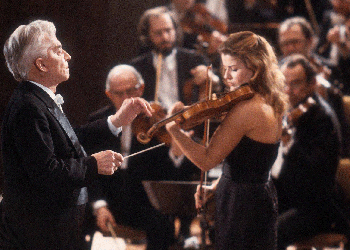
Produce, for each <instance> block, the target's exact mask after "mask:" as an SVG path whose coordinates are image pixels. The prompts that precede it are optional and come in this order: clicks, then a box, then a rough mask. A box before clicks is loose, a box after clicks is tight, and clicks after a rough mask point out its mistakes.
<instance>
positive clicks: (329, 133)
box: [272, 54, 341, 250]
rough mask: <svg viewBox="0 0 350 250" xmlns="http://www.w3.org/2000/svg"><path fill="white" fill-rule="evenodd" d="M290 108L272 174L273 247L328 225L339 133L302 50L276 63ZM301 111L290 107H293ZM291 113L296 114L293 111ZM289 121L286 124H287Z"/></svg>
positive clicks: (333, 211) (332, 216)
mask: <svg viewBox="0 0 350 250" xmlns="http://www.w3.org/2000/svg"><path fill="white" fill-rule="evenodd" d="M281 70H282V72H283V73H284V75H285V77H286V85H287V88H286V92H287V94H288V96H289V101H290V105H291V111H290V112H289V115H288V116H287V117H288V122H287V125H288V126H287V127H288V128H289V132H290V133H286V134H284V136H283V139H282V143H281V147H280V150H279V157H278V160H277V161H276V163H275V164H274V166H273V171H272V176H273V180H274V182H275V185H276V189H277V193H278V204H279V217H278V233H277V235H278V249H280V250H282V249H283V250H284V249H286V248H287V246H288V245H291V244H292V243H295V242H298V241H300V240H303V239H307V238H309V237H311V236H314V235H316V234H318V233H320V232H327V231H329V230H331V225H332V224H333V222H334V221H335V215H336V213H337V212H336V211H337V210H336V209H335V207H334V204H335V194H334V187H335V175H336V170H337V166H338V160H339V156H340V145H341V133H340V127H339V123H338V119H337V117H336V114H335V112H334V111H333V109H332V108H331V106H330V105H329V104H328V103H327V102H326V101H325V100H324V99H323V98H322V97H321V96H320V95H319V94H318V93H317V91H316V79H315V77H316V70H315V69H314V67H313V66H312V64H311V63H310V62H309V61H308V60H307V59H306V58H305V57H304V56H303V55H298V54H295V55H291V56H289V57H287V58H286V60H285V61H284V63H283V64H282V65H281ZM299 107H300V109H301V110H302V112H295V111H298V109H299ZM294 114H297V115H294ZM290 123H291V124H290Z"/></svg>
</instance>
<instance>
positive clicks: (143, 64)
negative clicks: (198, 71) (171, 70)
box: [130, 48, 208, 104]
mask: <svg viewBox="0 0 350 250" xmlns="http://www.w3.org/2000/svg"><path fill="white" fill-rule="evenodd" d="M176 61H177V76H178V84H179V85H178V86H179V91H180V93H179V97H180V101H182V102H185V101H184V93H183V88H184V85H185V83H186V81H187V80H189V79H190V78H191V77H192V75H191V73H190V71H191V69H193V68H195V67H196V66H198V65H208V60H207V59H206V58H204V57H203V56H202V55H200V54H197V53H195V52H194V51H192V50H187V49H183V48H177V53H176ZM130 64H131V65H132V66H134V67H135V68H136V69H137V70H138V71H139V72H140V74H141V75H142V77H143V79H144V81H145V91H144V94H143V97H144V98H145V99H146V100H147V101H154V93H155V85H156V84H155V83H156V69H155V68H154V66H153V55H152V52H147V53H145V54H143V55H141V56H139V57H136V58H135V59H133V60H132V61H131V62H130ZM194 92H196V90H195V89H194ZM193 97H194V99H195V100H193V101H197V100H196V98H198V96H196V95H195V94H194V95H193ZM185 104H188V103H185Z"/></svg>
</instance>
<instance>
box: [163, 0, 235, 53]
mask: <svg viewBox="0 0 350 250" xmlns="http://www.w3.org/2000/svg"><path fill="white" fill-rule="evenodd" d="M169 10H170V11H171V13H172V16H173V17H174V19H175V21H176V22H177V24H178V33H179V36H180V38H181V39H180V46H182V47H184V48H188V49H195V50H199V51H201V52H203V53H205V54H206V55H207V56H210V55H211V54H214V53H215V52H216V51H217V48H218V46H219V45H220V44H221V43H222V42H223V41H224V40H225V39H226V34H227V31H228V25H227V23H225V22H223V21H221V20H220V19H219V18H217V17H216V16H215V15H213V14H212V13H211V12H210V11H209V10H208V9H207V7H206V5H205V4H203V3H196V1H195V0H171V3H170V5H169Z"/></svg>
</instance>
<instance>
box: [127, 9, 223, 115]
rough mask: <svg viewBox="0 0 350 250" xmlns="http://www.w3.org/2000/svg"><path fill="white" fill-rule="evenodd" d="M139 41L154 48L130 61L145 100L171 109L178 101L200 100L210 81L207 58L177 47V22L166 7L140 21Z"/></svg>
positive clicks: (214, 78) (214, 76)
mask: <svg viewBox="0 0 350 250" xmlns="http://www.w3.org/2000/svg"><path fill="white" fill-rule="evenodd" d="M138 28H139V29H138V30H139V33H140V40H141V41H142V42H143V43H144V44H147V45H148V46H150V47H151V48H152V50H151V51H149V52H146V53H144V54H142V55H140V56H138V57H136V58H134V59H133V60H132V61H131V63H130V64H131V65H133V66H134V67H135V68H136V69H137V71H139V72H140V74H141V75H142V77H143V79H144V80H145V84H146V86H147V88H145V92H144V95H143V97H144V98H145V99H146V100H149V101H156V102H159V103H160V104H161V105H162V106H163V107H164V108H167V109H168V108H169V107H171V105H172V104H173V103H175V102H176V101H179V100H181V101H183V102H185V103H186V104H190V103H193V102H195V101H197V100H198V99H199V93H198V89H199V87H200V86H204V83H205V81H206V78H207V67H206V65H208V63H209V62H208V59H206V58H205V57H204V56H202V55H200V54H198V53H195V52H194V51H191V50H187V49H184V48H180V47H178V46H177V44H176V38H177V35H178V34H177V32H176V23H175V21H174V19H173V18H172V15H171V13H170V11H169V10H168V9H167V8H166V7H156V8H153V9H149V10H147V11H145V12H144V13H143V15H142V17H141V18H140V22H139V27H138ZM211 77H212V79H213V83H214V86H216V88H218V87H220V85H219V78H218V77H217V76H216V75H214V74H211ZM189 80H193V81H191V82H193V83H194V84H193V88H192V90H191V91H190V94H193V95H192V96H191V97H190V98H188V97H187V95H186V94H185V89H186V86H187V83H189Z"/></svg>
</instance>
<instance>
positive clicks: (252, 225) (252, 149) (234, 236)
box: [166, 32, 287, 250]
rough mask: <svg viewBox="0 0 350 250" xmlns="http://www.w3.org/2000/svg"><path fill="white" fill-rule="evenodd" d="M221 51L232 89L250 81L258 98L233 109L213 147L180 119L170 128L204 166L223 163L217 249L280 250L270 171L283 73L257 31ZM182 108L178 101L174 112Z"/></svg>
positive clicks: (230, 41)
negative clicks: (185, 129)
mask: <svg viewBox="0 0 350 250" xmlns="http://www.w3.org/2000/svg"><path fill="white" fill-rule="evenodd" d="M219 52H220V54H221V59H222V67H223V77H224V80H225V84H226V85H227V87H229V88H230V89H231V90H234V89H236V88H238V87H240V86H241V85H243V84H245V83H248V86H250V88H251V89H252V90H253V92H254V96H253V97H252V98H251V99H249V100H244V101H241V102H238V103H237V104H236V105H235V106H234V107H233V108H232V109H231V110H229V111H228V113H227V114H226V116H225V118H224V120H223V121H222V122H221V124H220V126H219V127H218V128H217V130H216V131H215V133H214V135H213V136H212V138H211V139H210V142H209V145H208V146H202V145H201V144H198V143H196V142H195V141H193V140H192V139H191V138H189V137H187V136H186V134H184V132H183V131H182V130H181V128H180V126H179V125H178V124H177V123H176V122H169V123H168V124H167V125H166V128H167V130H168V132H169V133H170V134H171V136H172V137H173V139H174V140H175V142H176V143H177V144H178V146H179V147H180V149H181V150H182V152H183V153H184V154H185V156H186V157H188V158H189V159H190V160H191V161H192V162H193V163H194V164H195V165H196V166H197V167H198V168H200V169H201V170H203V171H208V170H209V169H211V168H214V167H215V166H216V165H217V164H219V163H221V162H222V161H224V166H223V173H222V175H221V177H220V180H219V181H218V182H217V183H218V184H217V185H215V187H213V189H214V190H215V199H216V200H215V202H216V212H215V230H216V232H215V249H218V250H223V249H235V250H239V249H242V250H243V249H261V250H267V249H276V241H277V239H276V219H277V195H276V191H275V188H274V185H273V183H272V181H271V180H270V178H269V172H270V169H271V166H272V164H273V162H274V161H275V158H276V156H277V149H278V145H279V140H280V138H281V133H282V116H283V113H284V111H285V109H286V106H287V98H286V95H285V94H284V92H283V89H284V77H283V74H282V72H281V71H280V70H279V68H278V65H277V58H276V56H275V54H274V52H273V49H272V47H271V46H270V44H269V43H268V42H267V41H266V39H264V38H263V37H261V36H258V35H256V34H254V33H252V32H239V33H234V34H231V35H230V36H229V38H228V39H227V40H226V41H225V42H224V43H223V44H222V45H221V46H220V48H219ZM181 107H182V104H181V103H177V104H175V105H174V106H173V108H172V111H171V112H170V113H173V112H174V111H176V110H179V109H181ZM205 189H206V188H205V187H204V190H205ZM199 197H203V196H200V195H199V194H198V193H197V194H196V198H197V201H198V198H199ZM201 203H202V202H198V206H200V205H201Z"/></svg>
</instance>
